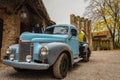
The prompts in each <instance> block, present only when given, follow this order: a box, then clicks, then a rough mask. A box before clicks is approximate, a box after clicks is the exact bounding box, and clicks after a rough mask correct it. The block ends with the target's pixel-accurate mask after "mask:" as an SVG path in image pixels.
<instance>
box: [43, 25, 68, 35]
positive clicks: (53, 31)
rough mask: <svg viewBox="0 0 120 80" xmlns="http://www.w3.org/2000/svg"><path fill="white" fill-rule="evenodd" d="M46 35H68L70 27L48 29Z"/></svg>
mask: <svg viewBox="0 0 120 80" xmlns="http://www.w3.org/2000/svg"><path fill="white" fill-rule="evenodd" d="M45 33H46V34H68V27H66V26H55V27H51V28H47V29H46V30H45Z"/></svg>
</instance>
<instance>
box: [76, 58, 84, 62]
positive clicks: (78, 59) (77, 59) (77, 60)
mask: <svg viewBox="0 0 120 80" xmlns="http://www.w3.org/2000/svg"><path fill="white" fill-rule="evenodd" d="M82 59H83V58H76V59H74V63H77V62H79V61H80V60H82Z"/></svg>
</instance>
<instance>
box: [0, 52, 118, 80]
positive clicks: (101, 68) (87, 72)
mask: <svg viewBox="0 0 120 80" xmlns="http://www.w3.org/2000/svg"><path fill="white" fill-rule="evenodd" d="M0 80H55V78H54V77H53V75H52V73H51V72H50V71H49V70H46V71H28V72H24V73H18V72H16V71H15V70H14V69H13V68H11V67H8V66H5V65H2V64H1V65H0ZM63 80H120V50H114V51H93V52H92V55H91V59H90V61H89V62H87V63H83V62H79V63H77V64H75V65H74V66H73V68H71V70H69V72H68V75H67V77H66V78H65V79H63Z"/></svg>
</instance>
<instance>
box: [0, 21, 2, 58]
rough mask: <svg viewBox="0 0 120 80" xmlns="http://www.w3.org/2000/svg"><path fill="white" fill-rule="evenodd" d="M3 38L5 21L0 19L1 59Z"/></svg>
mask: <svg viewBox="0 0 120 80" xmlns="http://www.w3.org/2000/svg"><path fill="white" fill-rule="evenodd" d="M2 37H3V20H2V19H0V58H1V48H2Z"/></svg>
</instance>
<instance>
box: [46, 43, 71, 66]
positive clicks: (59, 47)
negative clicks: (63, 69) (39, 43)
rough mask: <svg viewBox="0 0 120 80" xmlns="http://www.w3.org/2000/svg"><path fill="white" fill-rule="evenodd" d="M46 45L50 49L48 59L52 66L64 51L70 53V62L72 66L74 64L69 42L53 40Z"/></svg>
mask: <svg viewBox="0 0 120 80" xmlns="http://www.w3.org/2000/svg"><path fill="white" fill-rule="evenodd" d="M46 46H47V47H48V50H49V54H48V57H47V59H48V63H49V64H50V66H52V65H54V63H55V62H56V61H57V59H58V58H59V56H60V55H61V54H62V53H66V54H67V55H68V58H69V60H70V63H69V64H70V66H72V64H73V54H72V50H71V48H70V47H69V46H68V45H67V44H65V43H60V42H53V43H49V44H47V45H46Z"/></svg>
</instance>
